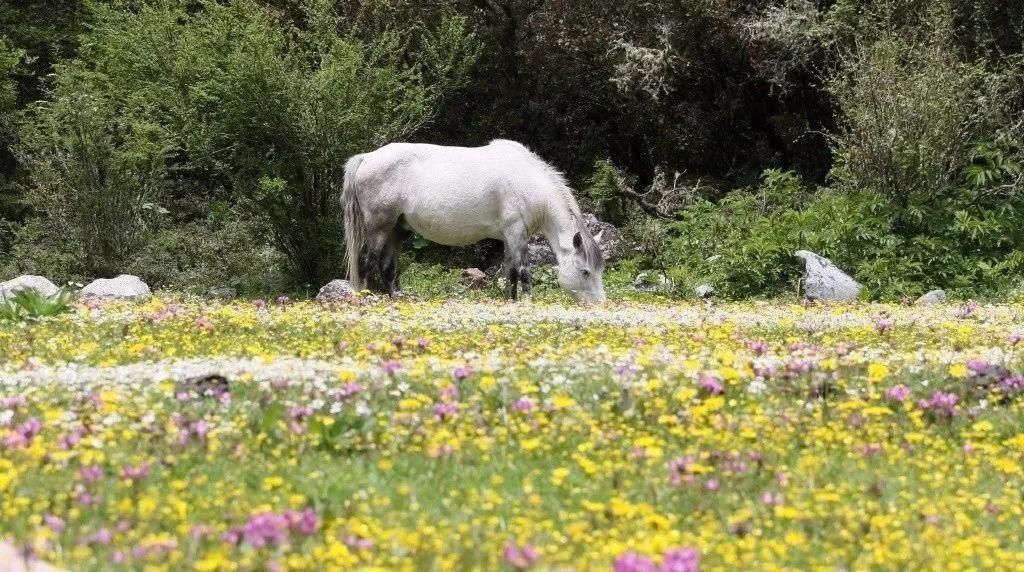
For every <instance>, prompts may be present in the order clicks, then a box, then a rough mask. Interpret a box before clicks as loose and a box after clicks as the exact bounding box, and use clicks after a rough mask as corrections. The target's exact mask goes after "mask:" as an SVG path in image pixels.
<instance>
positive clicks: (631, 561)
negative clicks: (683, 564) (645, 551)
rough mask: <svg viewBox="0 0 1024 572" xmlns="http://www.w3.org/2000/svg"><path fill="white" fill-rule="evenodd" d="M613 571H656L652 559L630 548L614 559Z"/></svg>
mask: <svg viewBox="0 0 1024 572" xmlns="http://www.w3.org/2000/svg"><path fill="white" fill-rule="evenodd" d="M612 569H613V570H614V572H658V568H657V567H656V566H655V565H654V561H653V560H651V559H650V558H648V557H646V556H641V555H639V554H637V553H636V552H633V551H632V550H631V551H629V552H626V553H625V554H622V555H621V556H619V557H618V558H616V559H615V564H614V565H613V566H612Z"/></svg>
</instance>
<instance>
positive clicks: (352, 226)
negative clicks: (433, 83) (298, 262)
mask: <svg viewBox="0 0 1024 572" xmlns="http://www.w3.org/2000/svg"><path fill="white" fill-rule="evenodd" d="M341 200H342V205H343V206H344V209H345V238H346V253H347V256H348V275H349V280H350V281H351V282H352V283H353V286H355V287H356V289H362V288H364V287H366V285H367V281H368V280H369V279H370V278H371V274H372V273H373V272H374V270H376V269H378V268H379V269H380V273H381V278H382V279H383V283H384V289H385V290H386V291H387V292H388V293H391V294H393V293H394V292H395V291H397V290H398V254H399V249H400V248H401V243H402V234H403V231H404V230H405V229H411V230H413V231H415V232H416V233H417V234H419V235H420V236H422V237H423V238H426V239H427V240H430V241H433V242H437V243H440V244H445V245H449V246H465V245H467V244H472V243H474V242H477V241H480V240H484V239H487V238H493V239H497V240H501V241H503V242H504V243H505V259H504V268H505V271H506V273H507V277H508V285H507V287H506V294H507V296H508V298H509V299H511V300H515V299H516V298H517V285H518V284H520V283H521V284H522V285H523V294H527V295H528V294H529V292H530V287H531V277H530V271H529V268H528V267H527V265H526V263H527V255H526V245H527V240H528V237H529V236H530V235H531V234H533V233H535V232H538V231H539V232H541V233H543V235H544V237H545V238H547V240H548V242H549V243H550V244H551V249H552V250H553V251H554V253H555V257H556V258H557V259H558V283H559V285H561V286H562V288H564V289H565V290H567V291H568V292H569V293H570V294H572V296H573V297H574V298H576V299H577V300H580V301H586V302H600V301H603V300H604V299H605V296H604V286H603V284H602V282H601V274H602V272H603V271H604V258H603V257H602V255H601V249H600V248H599V246H598V244H597V241H595V240H594V237H593V236H591V234H590V232H589V231H588V230H587V227H586V225H584V224H583V217H582V215H581V214H580V208H579V206H578V205H577V204H576V200H575V199H574V198H573V196H572V191H571V190H570V189H569V187H568V185H566V182H565V178H564V177H562V175H561V173H559V172H558V171H557V170H555V169H554V168H553V167H552V166H551V165H549V164H547V163H545V162H544V161H543V160H541V159H540V158H539V157H538V156H537V155H535V154H533V153H532V152H531V151H530V150H529V149H527V148H526V147H524V146H523V145H520V144H519V143H515V142H513V141H503V140H498V141H493V142H491V144H489V145H487V146H484V147H476V148H467V147H442V146H438V145H424V144H412V143H393V144H391V145H386V146H384V147H381V148H380V149H378V150H376V151H373V152H371V153H365V154H362V155H356V156H355V157H352V158H351V159H349V161H348V163H347V164H346V165H345V184H344V190H343V192H342V199H341Z"/></svg>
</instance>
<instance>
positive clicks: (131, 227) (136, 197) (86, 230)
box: [20, 80, 171, 276]
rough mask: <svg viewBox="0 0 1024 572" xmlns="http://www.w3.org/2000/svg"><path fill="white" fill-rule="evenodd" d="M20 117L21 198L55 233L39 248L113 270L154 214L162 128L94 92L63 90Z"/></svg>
mask: <svg viewBox="0 0 1024 572" xmlns="http://www.w3.org/2000/svg"><path fill="white" fill-rule="evenodd" d="M71 82H73V80H71ZM24 117H25V121H24V122H23V129H22V130H21V138H20V155H21V157H20V158H21V160H22V162H23V163H24V164H26V165H28V166H29V169H30V174H31V177H32V183H33V184H32V186H31V187H30V190H29V193H28V195H27V197H26V199H25V200H26V202H27V204H28V205H29V206H30V207H31V208H32V209H33V211H34V212H35V214H36V215H37V216H38V217H39V218H40V223H41V227H42V230H43V232H44V233H45V234H47V235H49V236H50V237H52V238H53V239H55V240H53V241H51V244H49V245H47V246H48V247H50V248H58V249H60V250H62V251H63V252H65V253H67V254H69V258H70V267H69V268H66V269H64V270H65V271H68V272H71V273H73V274H84V275H90V276H95V275H99V276H111V275H115V274H118V273H119V271H120V270H122V269H123V268H124V264H125V262H126V261H127V260H128V259H129V258H130V257H131V256H132V254H133V253H134V252H135V251H136V250H137V249H139V248H140V247H141V246H142V245H143V244H144V243H145V242H146V240H147V233H148V231H149V226H150V225H149V221H150V220H151V219H152V218H154V217H157V216H159V214H160V212H161V209H160V207H159V206H158V205H159V200H160V198H161V197H160V188H161V178H162V177H163V175H164V172H165V165H164V162H165V159H166V157H167V155H168V153H169V151H170V148H171V142H170V138H169V136H168V134H167V132H166V131H165V130H164V129H163V128H161V127H160V126H158V125H155V124H152V123H148V122H145V121H141V120H139V119H135V118H131V117H127V116H125V115H123V114H122V113H120V112H119V111H118V109H117V108H116V106H115V105H114V104H113V103H112V102H111V101H109V100H106V99H104V98H102V97H96V96H93V95H89V94H78V93H65V92H64V90H63V89H59V90H58V94H57V96H56V97H55V98H54V99H53V100H52V101H47V102H42V103H39V104H37V105H35V106H33V107H32V108H30V109H29V110H28V111H27V112H26V114H25V115H24ZM32 234H34V233H31V232H30V233H29V234H28V236H32ZM25 237H26V234H25V233H22V235H21V238H22V240H24V239H25ZM29 246H30V247H31V245H29ZM36 246H39V245H36Z"/></svg>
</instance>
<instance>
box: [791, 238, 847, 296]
mask: <svg viewBox="0 0 1024 572" xmlns="http://www.w3.org/2000/svg"><path fill="white" fill-rule="evenodd" d="M794 256H796V257H797V258H799V259H801V260H803V261H804V292H805V295H806V296H807V297H808V298H810V299H812V300H822V301H826V302H846V301H850V300H856V299H857V296H859V295H860V291H861V285H860V284H858V283H857V281H856V280H854V279H853V278H851V277H850V276H849V275H848V274H846V273H845V272H843V271H842V270H840V269H839V268H837V267H836V265H835V264H832V261H831V260H829V259H827V258H825V257H823V256H818V255H817V254H815V253H813V252H810V251H808V250H798V251H796V252H795V253H794Z"/></svg>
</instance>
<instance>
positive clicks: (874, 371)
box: [868, 362, 889, 383]
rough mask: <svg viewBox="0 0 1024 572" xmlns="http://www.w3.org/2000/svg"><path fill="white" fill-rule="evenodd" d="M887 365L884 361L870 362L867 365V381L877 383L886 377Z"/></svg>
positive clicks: (887, 372)
mask: <svg viewBox="0 0 1024 572" xmlns="http://www.w3.org/2000/svg"><path fill="white" fill-rule="evenodd" d="M888 375H889V367H888V366H887V365H885V364H884V363H877V362H875V363H871V364H870V365H868V381H870V382H871V383H878V382H880V381H882V380H883V379H885V378H886V377H888Z"/></svg>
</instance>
